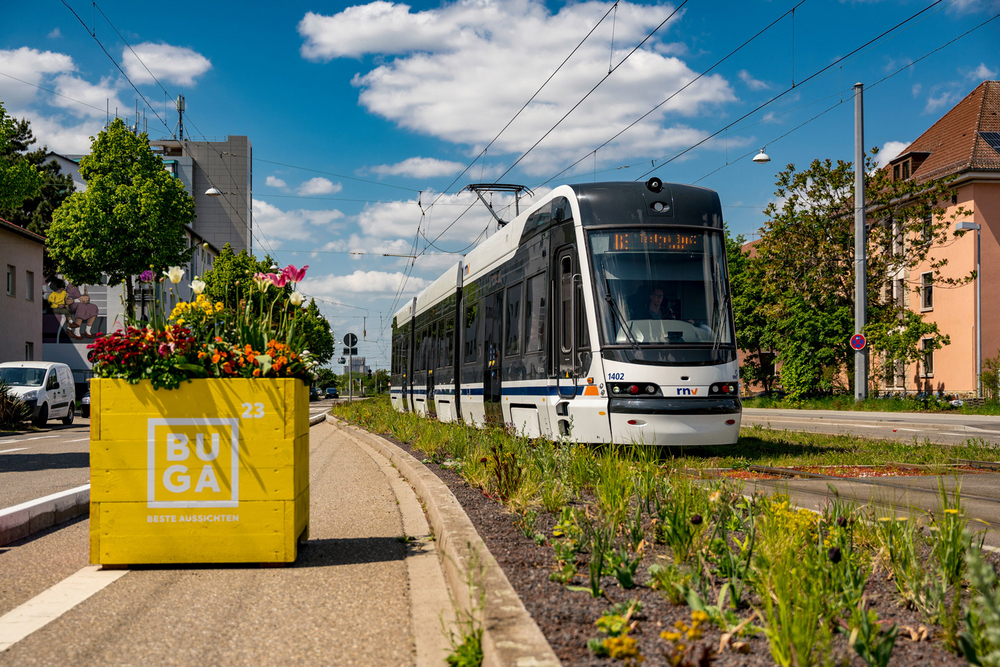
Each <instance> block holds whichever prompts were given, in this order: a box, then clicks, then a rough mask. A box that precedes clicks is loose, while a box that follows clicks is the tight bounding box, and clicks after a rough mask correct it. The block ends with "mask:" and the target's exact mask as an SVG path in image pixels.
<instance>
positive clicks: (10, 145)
mask: <svg viewBox="0 0 1000 667" xmlns="http://www.w3.org/2000/svg"><path fill="white" fill-rule="evenodd" d="M17 135H18V130H17V123H15V121H14V119H13V118H11V117H10V116H8V115H7V111H6V110H5V109H4V107H3V104H0V213H2V212H6V211H8V210H10V209H14V208H18V207H20V206H21V204H22V203H24V200H26V199H30V198H32V197H35V196H36V195H38V193H39V191H40V190H41V187H42V175H41V174H40V173H38V170H37V169H35V167H34V166H33V165H32V164H31V163H30V162H28V160H26V159H25V157H24V156H23V155H21V153H20V151H19V150H17V146H18V144H17Z"/></svg>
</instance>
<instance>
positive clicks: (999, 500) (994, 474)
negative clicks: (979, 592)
mask: <svg viewBox="0 0 1000 667" xmlns="http://www.w3.org/2000/svg"><path fill="white" fill-rule="evenodd" d="M955 461H961V463H960V464H961V465H974V466H977V467H981V468H983V469H984V470H989V471H990V472H981V473H979V472H969V471H963V472H961V473H957V472H955V471H952V473H951V474H943V475H919V476H905V477H904V476H895V477H841V476H835V475H824V474H820V473H813V472H804V471H800V470H795V469H793V468H776V467H768V466H751V467H750V468H749V470H751V471H756V472H761V473H765V472H766V473H768V474H781V475H782V477H781V478H779V479H739V480H738V482H739V483H741V484H742V486H743V492H744V493H747V494H749V493H753V492H761V491H764V492H766V493H768V494H769V495H773V494H776V493H783V494H785V495H788V496H789V499H790V501H791V502H792V503H793V504H795V505H797V506H799V507H802V508H805V509H810V510H816V511H820V510H822V508H823V506H824V505H826V504H827V503H829V502H831V501H833V500H835V499H839V500H846V501H849V502H855V503H857V504H858V505H860V506H865V505H868V506H871V507H873V508H880V509H882V510H884V511H890V512H892V513H894V514H895V513H904V514H909V515H911V516H916V515H924V514H927V513H930V514H934V513H935V512H937V511H939V510H940V507H941V493H942V489H943V490H944V492H945V493H947V494H948V495H949V496H951V497H954V495H955V493H956V491H957V492H958V493H959V494H960V497H961V502H962V508H963V510H964V512H965V515H966V516H967V517H968V519H969V521H970V522H977V523H980V524H982V525H983V526H984V527H985V529H986V533H985V536H984V537H985V544H987V545H988V546H990V547H994V548H996V547H1000V484H998V482H1000V476H998V472H1000V464H997V463H995V462H991V461H971V460H957V459H956V460H955Z"/></svg>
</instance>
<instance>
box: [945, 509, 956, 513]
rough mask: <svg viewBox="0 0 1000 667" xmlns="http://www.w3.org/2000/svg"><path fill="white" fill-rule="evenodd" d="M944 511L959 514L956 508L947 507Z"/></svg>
mask: <svg viewBox="0 0 1000 667" xmlns="http://www.w3.org/2000/svg"><path fill="white" fill-rule="evenodd" d="M944 513H945V514H958V510H956V509H946V510H945V511H944Z"/></svg>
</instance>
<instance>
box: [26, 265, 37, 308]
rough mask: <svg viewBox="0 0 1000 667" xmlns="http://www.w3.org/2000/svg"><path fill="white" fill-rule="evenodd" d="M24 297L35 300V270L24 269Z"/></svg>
mask: <svg viewBox="0 0 1000 667" xmlns="http://www.w3.org/2000/svg"><path fill="white" fill-rule="evenodd" d="M24 298H25V299H27V300H28V301H34V300H35V272H34V271H25V273H24Z"/></svg>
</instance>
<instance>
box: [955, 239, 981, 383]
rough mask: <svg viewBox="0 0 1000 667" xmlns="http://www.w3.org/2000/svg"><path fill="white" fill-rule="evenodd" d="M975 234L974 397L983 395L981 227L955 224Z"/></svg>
mask: <svg viewBox="0 0 1000 667" xmlns="http://www.w3.org/2000/svg"><path fill="white" fill-rule="evenodd" d="M971 230H975V232H976V396H977V397H981V396H982V395H983V330H982V321H981V320H982V285H983V281H982V280H980V277H979V260H980V255H979V253H980V248H981V245H980V235H981V234H982V231H983V227H982V225H980V224H979V223H978V222H968V221H966V222H959V223H956V224H955V231H956V232H968V231H971Z"/></svg>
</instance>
